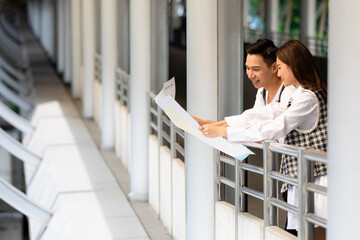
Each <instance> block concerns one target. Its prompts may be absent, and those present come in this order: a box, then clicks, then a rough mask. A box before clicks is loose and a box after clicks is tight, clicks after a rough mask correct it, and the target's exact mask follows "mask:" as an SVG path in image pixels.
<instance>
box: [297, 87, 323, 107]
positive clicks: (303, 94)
mask: <svg viewBox="0 0 360 240" xmlns="http://www.w3.org/2000/svg"><path fill="white" fill-rule="evenodd" d="M291 98H292V99H293V101H292V102H293V103H295V104H301V105H303V104H305V105H307V106H312V105H315V104H317V103H318V98H317V96H316V93H315V92H314V91H312V90H310V89H305V88H302V87H301V88H300V87H299V88H298V89H297V90H296V91H295V92H294V94H293V95H292V97H291Z"/></svg>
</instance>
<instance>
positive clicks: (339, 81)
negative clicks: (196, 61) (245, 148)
mask: <svg viewBox="0 0 360 240" xmlns="http://www.w3.org/2000/svg"><path fill="white" fill-rule="evenodd" d="M359 9H360V1H358V0H344V1H336V0H331V1H330V3H329V10H330V12H329V50H328V61H329V62H328V71H329V73H328V76H329V79H328V81H329V87H328V88H329V92H328V93H329V94H328V98H329V101H328V106H329V108H328V110H329V115H328V117H329V134H328V136H329V145H328V160H329V172H328V178H329V179H328V182H329V187H328V196H329V202H328V212H329V214H328V230H327V238H328V239H329V240H335V239H358V238H359V230H358V228H359V224H358V223H359V216H360V205H359V199H360V188H359V186H358V183H359V182H360V174H359V170H360V161H359V151H358V147H359V146H360V138H359V133H360V125H359V121H358V119H359V118H360V108H359V107H357V106H356V103H358V102H360V95H359V92H358V89H360V81H358V79H359V76H358V73H357V71H356V70H355V69H358V67H359V63H360V60H359V55H360V45H359V42H360V28H358V27H356V26H355V25H356V24H357V23H359V22H360V14H359V11H358V10H359Z"/></svg>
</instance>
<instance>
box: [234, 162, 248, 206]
mask: <svg viewBox="0 0 360 240" xmlns="http://www.w3.org/2000/svg"><path fill="white" fill-rule="evenodd" d="M235 161H237V160H235ZM244 161H246V159H244ZM242 164H243V162H240V166H239V167H240V170H238V171H240V187H241V189H242V188H243V187H245V184H246V170H244V169H241V166H242ZM241 189H240V201H241V203H240V212H246V210H247V209H246V194H245V193H244V192H243V191H242V190H241Z"/></svg>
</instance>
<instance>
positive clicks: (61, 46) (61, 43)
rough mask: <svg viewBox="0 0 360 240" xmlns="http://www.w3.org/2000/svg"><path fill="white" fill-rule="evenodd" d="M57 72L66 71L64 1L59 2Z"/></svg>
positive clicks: (57, 7)
mask: <svg viewBox="0 0 360 240" xmlns="http://www.w3.org/2000/svg"><path fill="white" fill-rule="evenodd" d="M56 10H57V29H58V33H57V49H58V51H57V52H58V54H57V71H58V72H60V73H62V72H63V71H64V64H65V62H64V51H65V38H64V35H65V29H64V23H65V18H64V0H57V6H56Z"/></svg>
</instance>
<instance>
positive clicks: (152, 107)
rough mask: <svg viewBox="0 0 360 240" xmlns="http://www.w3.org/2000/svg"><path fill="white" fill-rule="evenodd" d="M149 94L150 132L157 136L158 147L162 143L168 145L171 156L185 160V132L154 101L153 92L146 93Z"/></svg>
mask: <svg viewBox="0 0 360 240" xmlns="http://www.w3.org/2000/svg"><path fill="white" fill-rule="evenodd" d="M148 96H149V111H148V112H149V114H150V116H149V119H150V121H149V122H150V126H149V127H150V134H154V135H156V136H157V137H158V145H159V148H160V146H162V145H165V146H168V147H169V149H170V151H171V157H172V158H179V159H181V160H182V161H185V133H184V131H183V130H182V129H180V128H178V127H176V126H175V125H174V124H173V123H172V122H171V121H170V119H169V118H168V117H167V116H166V114H165V113H164V112H163V111H162V110H161V108H160V107H158V106H157V104H156V103H155V100H154V98H155V94H154V93H152V92H149V93H148Z"/></svg>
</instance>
